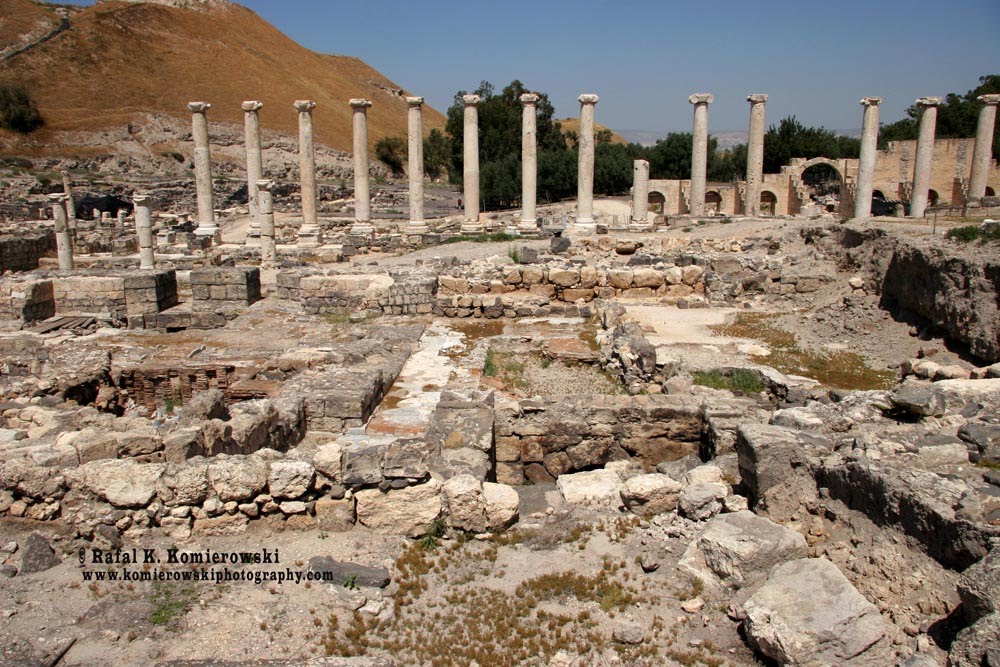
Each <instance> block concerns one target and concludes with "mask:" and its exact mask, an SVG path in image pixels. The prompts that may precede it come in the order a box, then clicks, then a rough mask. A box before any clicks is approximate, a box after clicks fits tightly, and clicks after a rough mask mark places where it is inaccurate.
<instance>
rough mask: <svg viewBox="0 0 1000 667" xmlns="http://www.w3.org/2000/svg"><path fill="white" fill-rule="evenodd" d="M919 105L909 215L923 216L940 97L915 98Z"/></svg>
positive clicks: (925, 207) (929, 179) (929, 181)
mask: <svg viewBox="0 0 1000 667" xmlns="http://www.w3.org/2000/svg"><path fill="white" fill-rule="evenodd" d="M916 104H917V106H918V107H920V109H921V112H920V134H919V135H918V137H917V157H916V159H915V160H914V161H913V194H911V195H910V215H911V216H912V217H914V218H922V217H924V211H925V210H926V209H927V191H928V190H929V189H930V185H931V162H932V161H933V159H934V131H935V128H936V125H937V108H938V105H939V104H941V98H940V97H920V98H917V102H916Z"/></svg>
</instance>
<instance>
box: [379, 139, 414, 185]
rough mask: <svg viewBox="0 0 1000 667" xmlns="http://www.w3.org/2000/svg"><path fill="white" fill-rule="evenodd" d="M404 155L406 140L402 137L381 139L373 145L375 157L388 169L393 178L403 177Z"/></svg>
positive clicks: (405, 152)
mask: <svg viewBox="0 0 1000 667" xmlns="http://www.w3.org/2000/svg"><path fill="white" fill-rule="evenodd" d="M406 154H407V150H406V140H405V139H403V138H402V137H382V138H381V139H379V140H378V143H376V144H375V157H377V158H378V159H379V160H381V161H382V162H383V163H385V166H387V167H389V170H390V171H391V172H392V175H393V176H402V175H403V161H404V160H406Z"/></svg>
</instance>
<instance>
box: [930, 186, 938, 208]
mask: <svg viewBox="0 0 1000 667" xmlns="http://www.w3.org/2000/svg"><path fill="white" fill-rule="evenodd" d="M940 200H941V195H939V194H938V192H937V190H934V189H933V188H931V189H930V190H928V191H927V205H928V206H937V205H938V202H939V201H940Z"/></svg>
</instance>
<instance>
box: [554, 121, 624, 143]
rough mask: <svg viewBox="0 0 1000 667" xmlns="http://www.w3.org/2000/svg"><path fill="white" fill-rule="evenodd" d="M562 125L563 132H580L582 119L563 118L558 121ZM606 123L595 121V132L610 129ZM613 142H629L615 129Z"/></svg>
mask: <svg viewBox="0 0 1000 667" xmlns="http://www.w3.org/2000/svg"><path fill="white" fill-rule="evenodd" d="M556 122H557V123H559V124H560V125H562V131H563V132H579V130H580V119H579V118H561V119H559V120H557V121H556ZM610 129H611V128H609V127H608V126H606V125H601V124H600V123H596V122H595V123H594V132H595V133H597V132H599V131H601V130H610ZM611 143H613V144H627V143H628V141H627V140H626V139H625V137H623V136H621V135H620V134H618V133H617V132H615V131H614V130H611Z"/></svg>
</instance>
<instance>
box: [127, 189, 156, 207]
mask: <svg viewBox="0 0 1000 667" xmlns="http://www.w3.org/2000/svg"><path fill="white" fill-rule="evenodd" d="M152 199H153V197H152V196H150V194H149V193H147V192H136V193H135V194H134V195H132V203H133V204H135V205H136V206H146V205H147V204H149V202H150V201H151V200H152Z"/></svg>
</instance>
